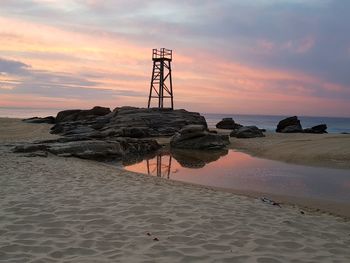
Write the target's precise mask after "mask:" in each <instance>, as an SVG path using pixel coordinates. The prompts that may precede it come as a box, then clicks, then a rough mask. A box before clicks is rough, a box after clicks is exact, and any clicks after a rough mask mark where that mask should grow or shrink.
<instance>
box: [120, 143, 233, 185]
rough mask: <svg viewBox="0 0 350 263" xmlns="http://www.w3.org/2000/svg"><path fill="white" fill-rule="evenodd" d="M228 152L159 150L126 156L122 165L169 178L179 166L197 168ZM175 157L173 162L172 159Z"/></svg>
mask: <svg viewBox="0 0 350 263" xmlns="http://www.w3.org/2000/svg"><path fill="white" fill-rule="evenodd" d="M226 154H228V150H213V151H198V150H197V151H196V150H179V149H176V150H171V151H170V150H161V151H159V152H157V153H155V154H152V155H147V156H144V157H133V158H128V159H126V160H125V161H124V162H123V165H124V166H125V167H127V169H128V170H130V169H131V170H134V171H135V169H136V170H137V171H138V172H141V173H147V174H148V175H153V176H158V177H163V178H167V179H170V175H171V174H173V173H176V172H178V171H179V169H178V168H179V167H178V166H180V167H185V168H191V169H199V168H203V167H204V166H205V165H206V164H208V163H211V162H214V161H217V160H218V159H219V158H220V157H222V156H225V155H226ZM173 158H174V159H175V163H173V168H174V169H173V170H171V168H172V161H173Z"/></svg>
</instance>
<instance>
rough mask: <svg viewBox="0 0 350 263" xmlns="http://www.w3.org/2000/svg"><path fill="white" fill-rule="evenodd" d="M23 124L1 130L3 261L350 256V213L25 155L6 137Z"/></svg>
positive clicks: (42, 129)
mask: <svg viewBox="0 0 350 263" xmlns="http://www.w3.org/2000/svg"><path fill="white" fill-rule="evenodd" d="M0 123H1V126H0V127H1V130H2V131H1V132H2V133H3V132H5V133H6V130H8V129H14V128H13V127H10V126H11V125H9V124H8V125H7V128H4V127H5V126H3V125H2V124H3V122H1V121H0ZM7 123H8V122H7ZM16 125H18V126H17V128H18V127H21V124H19V123H17V124H16ZM32 127H34V128H33V130H31V136H33V137H32V138H35V139H39V138H41V137H42V136H43V137H45V136H50V135H47V131H48V129H49V125H41V124H39V125H35V124H32ZM21 130H22V132H19V131H18V132H14V133H13V134H12V135H11V134H2V135H1V137H0V138H1V139H0V145H1V146H0V185H1V187H0V262H33V263H34V262H116V261H119V262H332V261H334V262H335V261H336V262H349V260H350V251H349V249H348V248H349V246H350V235H349V233H350V222H349V221H348V220H344V219H342V218H340V217H335V216H332V215H328V214H322V213H318V212H311V211H306V213H304V214H302V213H300V209H299V208H297V207H293V206H287V205H283V206H282V207H281V208H280V207H277V206H273V205H269V204H265V203H263V202H261V201H260V200H258V199H254V198H249V197H244V196H238V195H235V194H232V193H228V192H224V191H217V190H213V189H210V188H208V187H199V186H194V185H190V184H185V183H180V182H174V181H169V180H163V179H159V178H156V177H149V176H143V175H140V174H135V173H131V172H127V171H124V170H122V169H118V168H116V167H112V166H110V165H106V164H103V163H97V162H93V161H85V160H80V159H75V158H59V157H55V156H50V155H49V156H48V157H47V158H44V157H31V158H28V157H23V156H21V155H20V154H14V153H11V152H10V151H9V148H8V147H5V146H4V145H5V144H8V143H12V142H14V141H19V140H30V137H28V136H29V135H28V133H27V132H26V131H25V130H24V129H21Z"/></svg>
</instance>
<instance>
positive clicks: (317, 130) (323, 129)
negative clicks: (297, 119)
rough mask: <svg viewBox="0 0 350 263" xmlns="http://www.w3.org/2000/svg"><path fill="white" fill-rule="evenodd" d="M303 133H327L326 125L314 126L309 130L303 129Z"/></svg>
mask: <svg viewBox="0 0 350 263" xmlns="http://www.w3.org/2000/svg"><path fill="white" fill-rule="evenodd" d="M304 132H305V133H317V134H322V133H327V125H326V124H320V125H316V126H313V127H311V128H307V129H304Z"/></svg>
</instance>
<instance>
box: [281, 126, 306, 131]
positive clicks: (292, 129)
mask: <svg viewBox="0 0 350 263" xmlns="http://www.w3.org/2000/svg"><path fill="white" fill-rule="evenodd" d="M281 132H282V133H298V132H303V129H302V128H301V126H300V125H291V126H287V127H285V128H284V129H282V131H281Z"/></svg>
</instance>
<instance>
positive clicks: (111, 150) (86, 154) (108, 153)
mask: <svg viewBox="0 0 350 263" xmlns="http://www.w3.org/2000/svg"><path fill="white" fill-rule="evenodd" d="M48 151H49V152H50V153H53V154H56V155H60V156H62V155H65V156H74V157H79V158H82V159H94V160H100V159H107V158H118V157H119V158H121V157H122V156H123V154H124V152H123V148H122V146H121V145H120V143H119V142H105V141H98V140H89V141H73V142H67V143H54V144H52V145H50V146H49V148H48Z"/></svg>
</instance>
